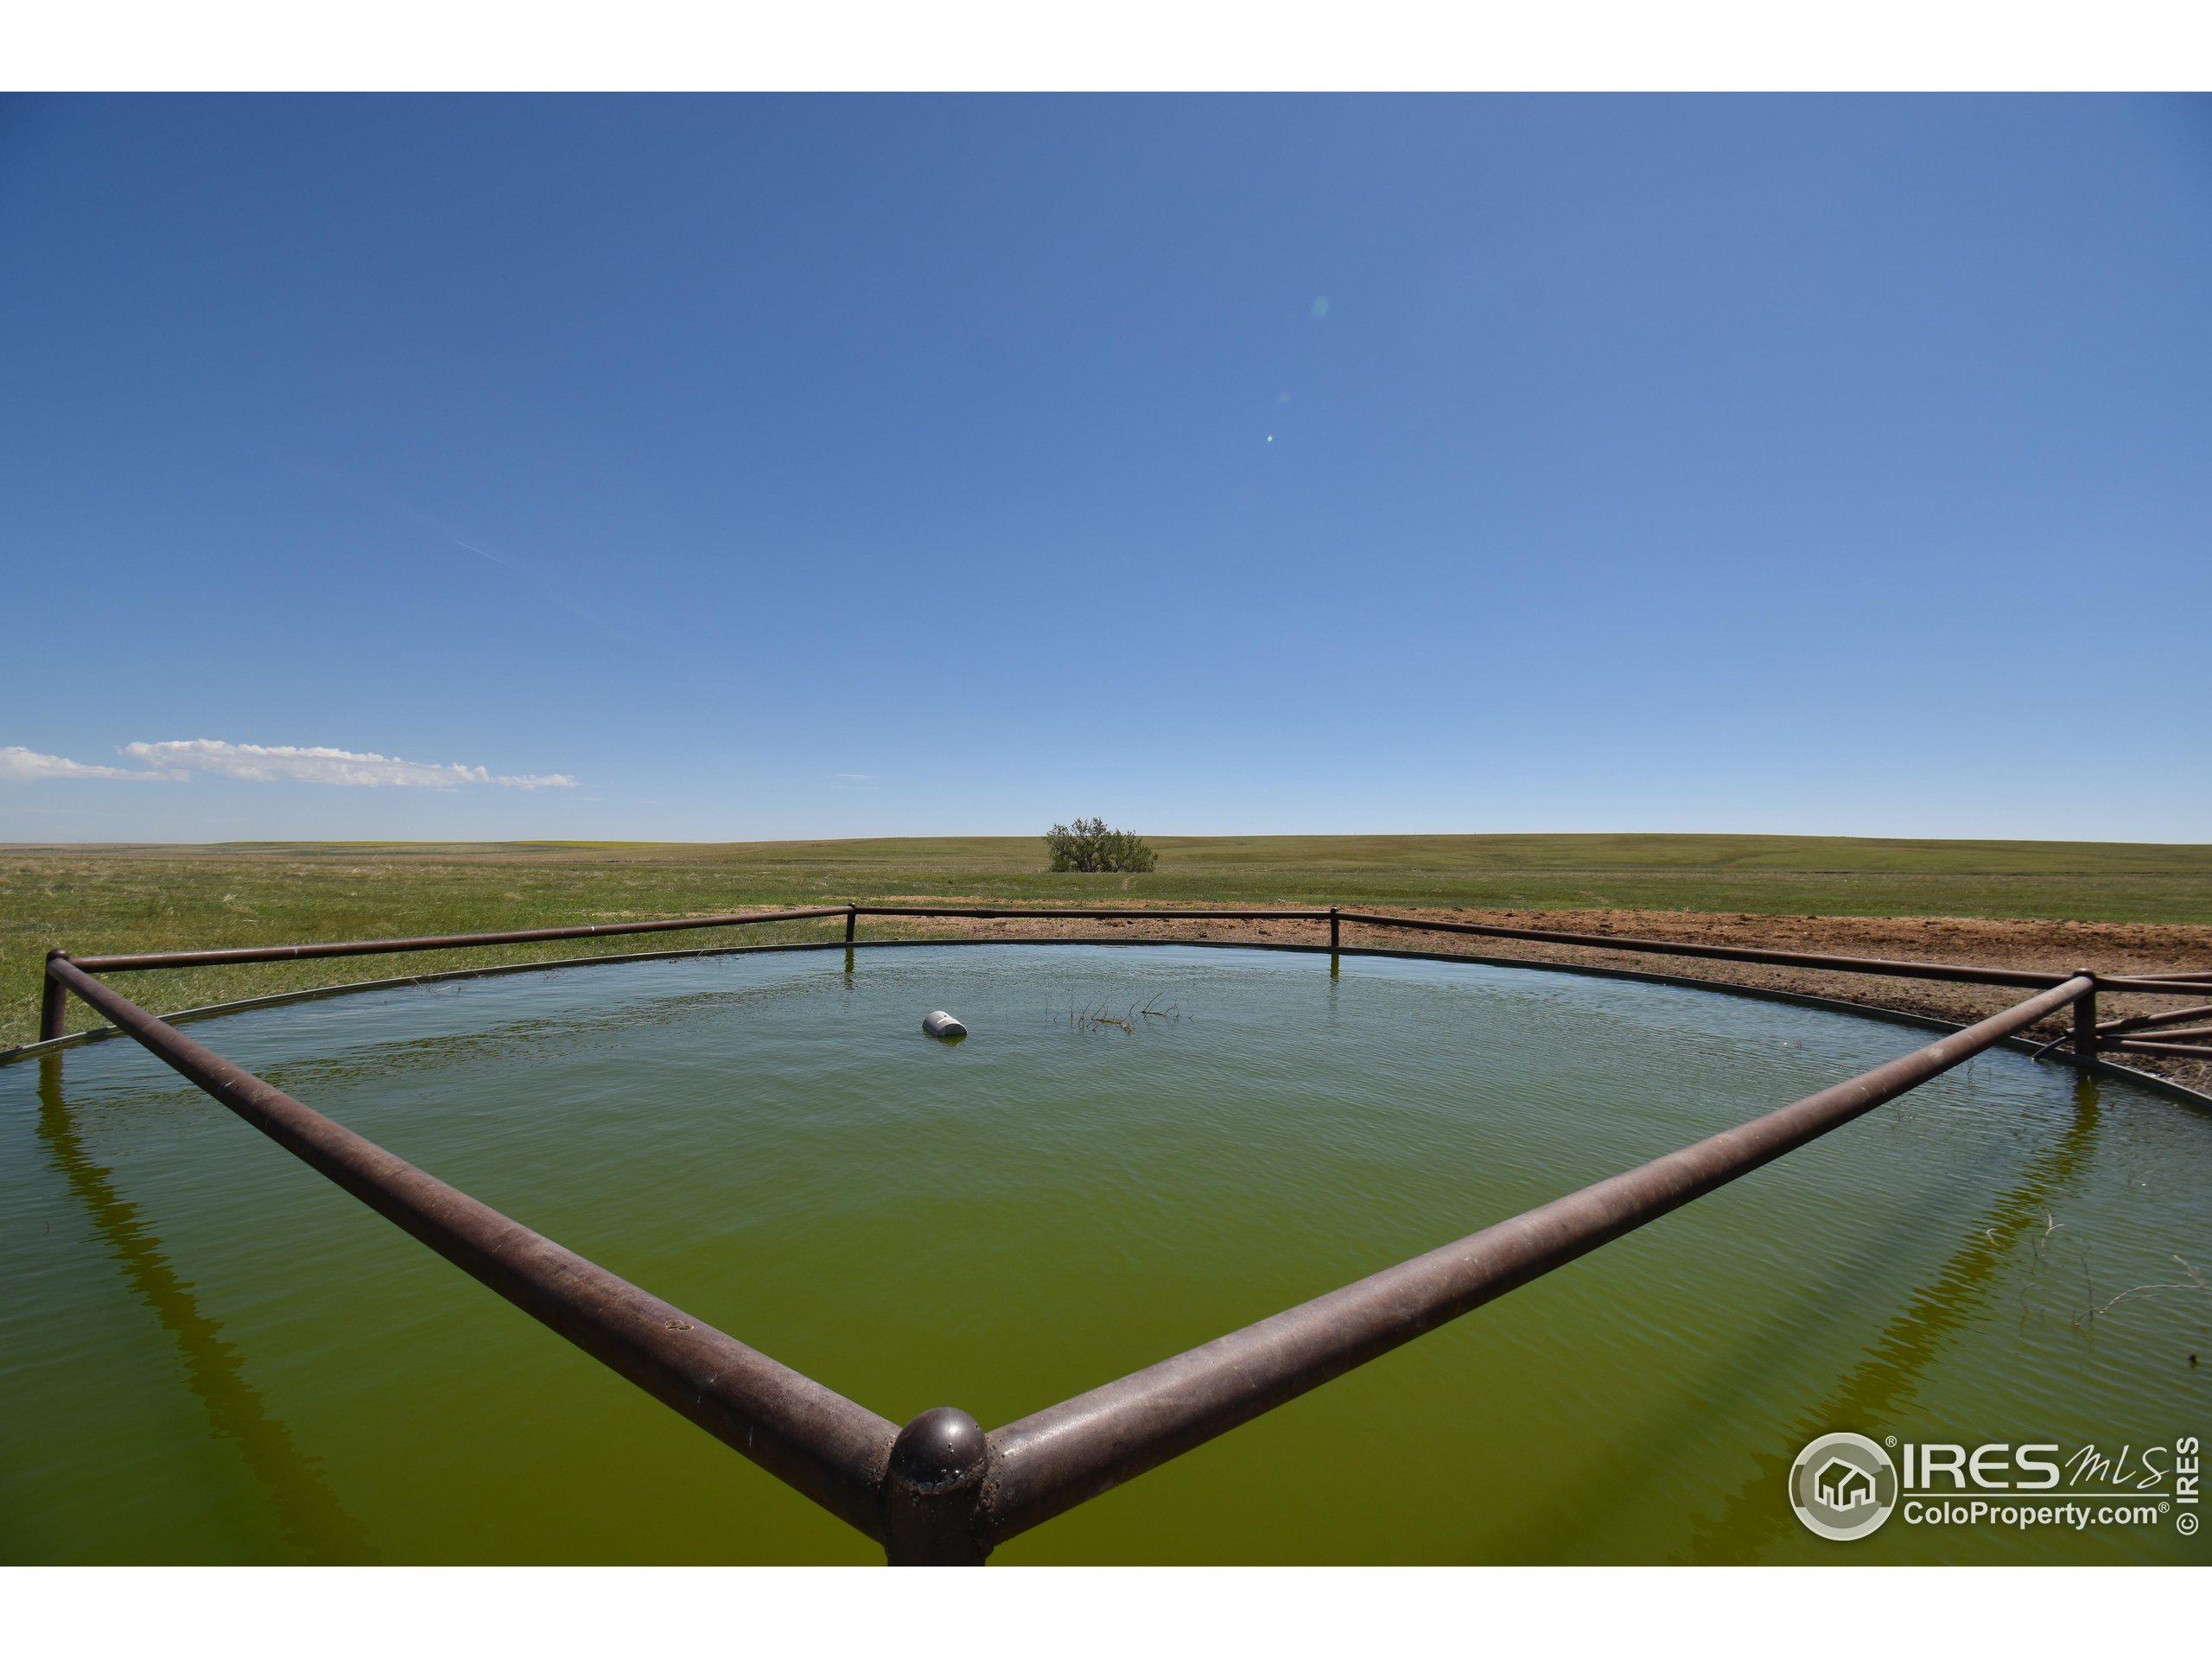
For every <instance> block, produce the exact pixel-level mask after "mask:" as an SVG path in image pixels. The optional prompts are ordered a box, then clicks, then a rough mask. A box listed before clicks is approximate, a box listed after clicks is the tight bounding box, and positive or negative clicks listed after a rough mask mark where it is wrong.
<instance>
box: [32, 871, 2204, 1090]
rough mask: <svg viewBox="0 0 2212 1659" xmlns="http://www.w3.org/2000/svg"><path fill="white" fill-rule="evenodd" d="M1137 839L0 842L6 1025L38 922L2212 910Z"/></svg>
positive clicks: (300, 925)
mask: <svg viewBox="0 0 2212 1659" xmlns="http://www.w3.org/2000/svg"><path fill="white" fill-rule="evenodd" d="M1153 845H1154V847H1156V848H1157V849H1159V852H1160V868H1159V869H1158V871H1156V872H1155V873H1154V874H1149V875H1139V876H1128V877H1123V876H1081V875H1053V874H1048V873H1047V872H1046V868H1045V855H1044V846H1043V842H1042V841H1041V840H1039V839H1037V838H1034V837H1027V836H1019V837H1017V836H963V837H953V838H915V839H911V840H895V841H893V840H887V841H808V842H730V843H724V844H663V843H647V842H639V843H625V842H591V843H579V842H504V843H469V844H434V843H397V842H335V843H289V842H286V843H277V842H250V843H237V844H232V845H223V846H206V847H109V848H92V847H43V848H38V847H13V848H5V849H0V1046H7V1045H10V1044H14V1043H20V1042H26V1041H29V1039H30V1038H31V1037H32V1036H33V1035H34V1034H35V1023H36V1005H37V993H38V979H39V963H40V960H41V958H42V957H43V956H44V955H45V953H46V951H47V950H48V948H49V947H50V946H53V945H56V944H59V945H62V946H65V947H67V949H69V950H73V951H75V952H77V953H78V954H79V955H90V954H93V953H96V952H106V951H127V950H164V949H181V948H188V947H195V946H197V947H212V946H215V945H230V944H289V943H293V942H297V941H305V940H313V939H340V938H376V937H378V936H382V935H392V934H410V933H445V932H471V931H491V930H494V929H505V928H520V927H545V926H556V925H564V924H573V923H588V922H607V921H617V920H626V919H631V918H650V917H658V916H679V915H685V914H698V913H702V912H712V911H718V910H728V909H736V908H741V907H744V906H753V905H775V904H792V905H804V904H823V903H834V902H837V901H841V900H843V899H897V898H902V897H904V898H919V897H923V896H930V897H946V896H954V895H957V896H963V897H975V898H982V899H1007V900H1014V899H1020V900H1033V901H1050V900H1053V899H1058V900H1062V901H1065V902H1082V903H1097V902H1102V901H1120V900H1123V899H1151V900H1154V901H1175V902H1185V903H1223V904H1230V903H1236V904H1247V903H1249V904H1328V903H1332V902H1338V903H1346V904H1354V903H1356V904H1367V905H1378V906H1391V905H1398V906H1427V905H1467V906H1486V907H1492V908H1498V909H1537V908H1546V909H1612V908H1636V909H1658V910H1682V911H1718V912H1738V913H1749V914H1754V915H1777V914H1786V915H1806V914H1821V915H1840V916H2013V917H2043V918H2071V919H2076V920H2085V921H2125V922H2196V923H2212V846H2161V845H2150V844H2142V843H2132V842H2003V841H1872V840H1848V839H1844V838H1840V837H1838V838H1828V837H1811V836H1804V837H1800V836H1216V837H1190V836H1155V837H1153ZM821 931H822V930H821V929H820V928H814V927H810V928H793V929H789V930H785V931H784V932H785V937H798V936H800V935H802V934H819V933H820V932H821ZM766 937H767V936H766V935H765V934H760V933H754V934H748V935H747V938H753V939H760V940H761V941H762V942H765V940H766ZM700 939H701V936H698V935H693V934H684V933H674V934H663V935H658V936H652V938H647V939H645V940H639V939H636V938H629V939H617V940H609V941H607V942H606V943H605V944H604V946H603V948H604V949H605V950H651V949H671V950H673V949H681V948H683V947H684V946H686V945H687V944H693V943H697V942H699V941H700ZM591 948H592V947H591V946H590V945H588V944H576V943H566V944H559V945H554V946H530V947H518V948H515V949H512V950H500V951H496V952H494V951H474V952H470V953H469V954H468V955H467V957H465V958H464V957H460V956H458V955H455V954H454V953H443V954H441V955H437V956H429V955H414V956H391V957H362V958H353V959H346V960H340V961H334V962H321V963H264V964H252V965H246V966H239V967H233V968H222V969H196V970H194V971H192V972H190V973H163V974H161V975H159V976H149V978H147V979H144V980H138V981H135V982H126V983H127V984H134V985H135V987H136V988H137V989H138V991H139V992H140V993H141V994H142V995H143V999H144V1000H145V1001H146V1002H147V1003H148V1005H149V1006H150V1007H156V1008H178V1007H187V1006H189V1005H192V1004H195V1003H204V1002H212V1001H228V1000H230V999H232V998H236V997H245V996H256V995H264V994H267V993H270V992H273V991H279V990H290V989H296V988H302V987H304V986H308V985H315V984H329V983H336V982H342V981H346V980H350V979H372V978H384V977H387V976H397V975H404V974H409V973H421V972H435V971H437V970H438V969H445V968H452V967H458V966H461V965H463V964H464V962H466V963H490V962H499V961H529V960H541V959H543V958H545V957H553V956H581V955H585V954H588V952H589V951H590V950H591ZM73 1023H81V1019H76V1020H73Z"/></svg>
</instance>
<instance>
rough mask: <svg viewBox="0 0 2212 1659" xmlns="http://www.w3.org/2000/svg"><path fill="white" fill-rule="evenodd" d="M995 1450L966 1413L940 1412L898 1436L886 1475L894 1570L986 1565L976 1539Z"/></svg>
mask: <svg viewBox="0 0 2212 1659" xmlns="http://www.w3.org/2000/svg"><path fill="white" fill-rule="evenodd" d="M990 1454H991V1446H990V1441H989V1440H988V1438H987V1437H986V1436H985V1435H984V1433H983V1426H982V1424H981V1423H979V1422H977V1421H976V1420H975V1419H974V1418H973V1417H970V1416H969V1414H967V1413H966V1412H964V1411H959V1410H957V1409H955V1408H953V1407H950V1406H937V1407H933V1408H931V1409H930V1410H928V1411H925V1412H924V1413H923V1414H921V1415H920V1416H918V1417H917V1418H915V1419H914V1421H912V1422H911V1423H909V1424H907V1425H906V1427H904V1428H902V1429H900V1430H899V1438H898V1439H897V1440H893V1442H892V1443H891V1460H890V1465H889V1467H887V1469H886V1470H885V1471H884V1474H883V1511H884V1523H885V1524H884V1543H883V1553H884V1557H885V1559H886V1560H888V1561H889V1562H890V1564H891V1565H892V1566H893V1567H981V1566H982V1564H983V1558H984V1557H985V1556H986V1555H988V1554H990V1553H991V1552H990V1548H989V1546H988V1545H987V1544H985V1543H984V1542H983V1541H982V1540H981V1539H980V1538H979V1537H977V1536H976V1533H977V1527H976V1522H977V1521H978V1519H979V1518H980V1517H979V1516H978V1515H977V1510H979V1509H980V1507H981V1506H982V1497H983V1476H984V1474H985V1472H986V1471H988V1467H989V1465H990Z"/></svg>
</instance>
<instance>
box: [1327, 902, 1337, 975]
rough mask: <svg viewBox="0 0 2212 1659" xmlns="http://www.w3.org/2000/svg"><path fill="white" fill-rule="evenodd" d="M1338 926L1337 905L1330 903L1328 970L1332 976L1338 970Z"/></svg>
mask: <svg viewBox="0 0 2212 1659" xmlns="http://www.w3.org/2000/svg"><path fill="white" fill-rule="evenodd" d="M1337 929H1338V920H1337V907H1336V906H1334V905H1331V906H1329V972H1330V974H1331V976H1335V975H1336V974H1337V973H1338V971H1339V964H1338V961H1337Z"/></svg>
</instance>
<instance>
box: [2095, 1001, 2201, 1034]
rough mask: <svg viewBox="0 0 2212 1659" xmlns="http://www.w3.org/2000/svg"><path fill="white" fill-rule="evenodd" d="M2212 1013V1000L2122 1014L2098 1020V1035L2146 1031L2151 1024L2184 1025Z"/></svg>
mask: <svg viewBox="0 0 2212 1659" xmlns="http://www.w3.org/2000/svg"><path fill="white" fill-rule="evenodd" d="M2206 1014H2212V1002H2200V1003H2198V1004H2197V1005H2196V1007H2190V1008H2168V1009H2166V1010H2164V1012H2163V1013H2159V1014H2123V1015H2122V1016H2121V1017H2120V1018H2119V1019H2117V1020H2099V1021H2098V1022H2097V1031H2098V1033H2099V1034H2100V1035H2117V1034H2118V1033H2121V1032H2128V1031H2147V1030H2149V1029H2150V1028H2151V1027H2153V1026H2184V1025H2187V1024H2188V1023H2189V1022H2190V1020H2202V1018H2204V1016H2205V1015H2206Z"/></svg>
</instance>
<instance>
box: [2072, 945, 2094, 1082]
mask: <svg viewBox="0 0 2212 1659" xmlns="http://www.w3.org/2000/svg"><path fill="white" fill-rule="evenodd" d="M2074 971H2075V973H2077V974H2079V975H2081V976H2082V977H2084V978H2086V979H2087V980H2088V982H2089V988H2088V990H2086V991H2084V992H2082V995H2080V996H2078V997H2076V998H2075V1001H2074V1058H2075V1059H2077V1060H2092V1059H2094V1058H2096V1053H2097V991H2096V982H2097V976H2096V972H2095V970H2094V969H2088V968H2076V969H2075V970H2074Z"/></svg>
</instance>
